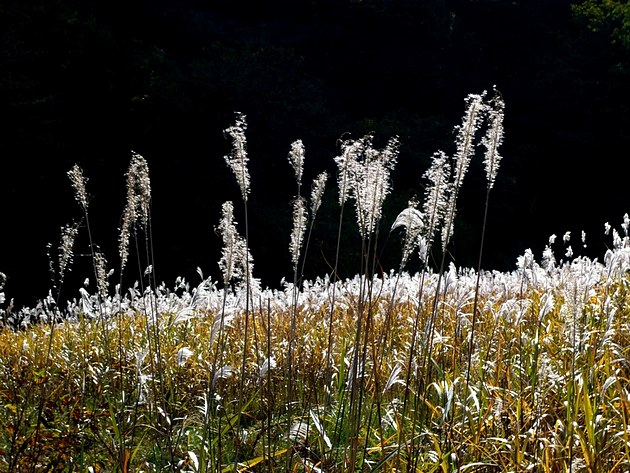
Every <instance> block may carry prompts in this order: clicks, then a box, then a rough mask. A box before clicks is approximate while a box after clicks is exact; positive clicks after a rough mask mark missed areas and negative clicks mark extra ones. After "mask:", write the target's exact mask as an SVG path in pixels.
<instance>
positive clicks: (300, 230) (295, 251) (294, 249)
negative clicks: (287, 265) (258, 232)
mask: <svg viewBox="0 0 630 473" xmlns="http://www.w3.org/2000/svg"><path fill="white" fill-rule="evenodd" d="M307 220H308V215H307V211H306V205H305V203H304V199H303V198H302V197H296V198H295V199H294V200H293V230H292V231H291V243H290V245H289V250H290V251H291V262H292V263H293V269H294V270H295V269H297V265H298V262H299V260H300V251H301V248H302V242H303V241H304V233H305V232H306V221H307Z"/></svg>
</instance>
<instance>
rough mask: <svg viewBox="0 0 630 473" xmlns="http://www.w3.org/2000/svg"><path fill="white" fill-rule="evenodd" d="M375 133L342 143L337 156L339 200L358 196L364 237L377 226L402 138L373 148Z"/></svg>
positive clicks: (360, 225)
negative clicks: (399, 140)
mask: <svg viewBox="0 0 630 473" xmlns="http://www.w3.org/2000/svg"><path fill="white" fill-rule="evenodd" d="M372 140H373V136H372V135H366V136H364V137H363V138H361V139H359V140H355V141H345V142H344V143H343V144H342V147H343V152H342V155H341V156H339V157H337V158H335V161H336V162H337V166H338V168H339V171H340V176H339V202H340V204H343V203H344V202H345V201H346V200H347V198H348V197H352V198H354V201H355V207H356V210H357V222H358V225H359V232H360V233H361V236H362V237H364V238H365V237H367V236H368V235H370V234H372V233H373V232H374V230H375V229H376V224H377V223H378V221H379V220H380V218H381V212H382V207H383V202H384V201H385V197H387V195H388V194H389V192H390V190H391V182H390V173H391V171H392V169H393V168H394V166H395V165H396V159H397V155H398V146H399V143H398V138H397V137H393V138H391V139H390V140H389V141H388V143H387V145H386V146H385V148H384V149H382V150H380V151H379V150H376V149H374V148H373V147H372Z"/></svg>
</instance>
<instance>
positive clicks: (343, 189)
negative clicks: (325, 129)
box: [334, 137, 369, 206]
mask: <svg viewBox="0 0 630 473" xmlns="http://www.w3.org/2000/svg"><path fill="white" fill-rule="evenodd" d="M368 139H369V137H363V138H361V139H359V140H345V141H343V142H342V143H341V155H339V156H337V157H336V158H335V160H334V161H335V163H336V164H337V169H338V171H339V172H338V174H337V185H338V187H339V205H341V206H343V205H344V204H345V203H346V201H347V200H348V198H349V197H350V192H351V190H352V188H353V185H354V181H353V179H352V178H353V169H354V168H355V167H356V164H355V163H356V162H357V161H358V160H359V157H360V156H361V155H362V154H363V152H364V149H365V146H366V141H367V140H368Z"/></svg>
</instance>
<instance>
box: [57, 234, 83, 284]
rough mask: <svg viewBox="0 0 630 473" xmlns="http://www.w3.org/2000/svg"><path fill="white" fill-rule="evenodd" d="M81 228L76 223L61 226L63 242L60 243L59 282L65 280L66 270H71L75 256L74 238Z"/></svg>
mask: <svg viewBox="0 0 630 473" xmlns="http://www.w3.org/2000/svg"><path fill="white" fill-rule="evenodd" d="M78 233H79V230H78V228H77V226H76V224H73V225H66V226H64V227H62V228H61V243H60V245H59V282H60V283H61V282H63V279H64V276H65V275H66V271H69V270H70V264H71V263H72V258H73V256H74V253H73V247H74V240H75V239H76V237H77V234H78Z"/></svg>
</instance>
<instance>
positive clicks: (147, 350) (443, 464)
mask: <svg viewBox="0 0 630 473" xmlns="http://www.w3.org/2000/svg"><path fill="white" fill-rule="evenodd" d="M484 100H485V99H484V95H479V96H469V98H468V99H467V106H468V108H467V113H466V115H465V119H464V121H463V123H462V126H461V127H456V130H457V131H458V138H457V140H456V141H457V147H458V151H457V153H456V159H455V165H454V168H455V170H456V174H455V177H453V179H454V180H451V174H450V173H451V171H452V170H451V167H450V164H451V163H449V161H448V160H447V159H446V155H445V153H443V152H440V153H436V154H435V156H434V162H433V165H432V168H431V170H430V172H429V173H427V175H426V176H425V177H428V178H429V180H430V182H431V185H429V186H427V187H426V194H425V203H424V206H423V210H422V212H421V211H420V210H418V209H417V208H416V206H417V205H418V204H417V203H416V202H410V204H409V207H408V208H407V209H405V210H403V211H402V212H401V214H400V215H399V217H398V219H397V220H396V222H397V223H396V224H395V225H394V226H393V227H392V228H391V229H390V232H393V231H394V230H395V231H399V230H397V229H398V228H399V227H404V228H405V240H404V241H403V255H402V258H401V261H402V262H401V265H400V268H399V270H398V271H397V272H393V271H392V272H391V273H378V272H377V271H376V268H377V267H378V266H377V265H376V264H375V262H376V257H377V256H376V255H377V253H378V251H379V244H380V242H379V231H381V229H380V224H381V204H382V201H383V199H384V198H385V196H386V195H387V193H388V192H389V189H390V186H391V183H390V182H389V174H388V172H389V170H390V169H391V168H392V167H393V165H394V163H395V155H396V152H397V141H396V140H391V141H390V143H389V144H388V146H387V147H386V148H384V149H383V150H380V151H379V150H375V149H374V148H372V141H371V137H364V138H363V139H361V140H356V141H353V140H347V141H344V142H343V144H342V148H343V152H342V156H341V157H339V158H337V164H338V166H339V171H340V175H339V176H338V177H339V179H342V180H341V181H340V182H339V183H338V186H339V188H340V189H342V190H343V192H342V195H343V198H340V204H341V211H340V220H339V221H340V225H341V222H342V221H343V218H342V217H343V205H344V204H345V203H346V200H348V199H350V200H352V199H353V200H354V201H355V202H354V203H355V205H356V208H357V212H355V214H356V215H357V216H358V222H357V223H358V225H359V227H360V233H361V241H362V243H361V245H362V248H361V252H360V258H361V260H360V261H358V262H357V263H358V268H360V269H359V271H358V272H357V275H356V276H355V277H353V278H350V279H347V280H340V279H339V277H338V276H337V274H336V272H335V271H333V273H332V274H331V275H326V276H322V277H321V278H317V279H315V280H303V276H302V274H301V273H300V272H299V270H298V268H299V267H300V262H302V263H303V261H300V259H301V257H302V255H303V254H306V253H307V251H306V250H307V248H304V249H303V248H302V246H303V244H304V241H303V240H304V239H303V237H304V232H305V229H306V226H307V223H308V224H309V225H310V226H312V225H313V223H314V214H315V212H316V210H313V209H315V208H316V207H318V206H319V203H320V202H321V201H319V202H318V199H321V194H322V193H323V185H324V182H325V179H324V178H323V177H321V178H320V181H319V184H318V186H319V187H317V186H316V187H315V190H314V191H313V192H312V196H314V197H311V199H312V200H313V202H311V207H310V208H311V215H310V221H309V219H307V218H306V207H307V206H306V205H305V204H306V202H303V204H304V206H303V207H300V208H299V209H298V210H299V212H295V213H294V214H295V215H297V217H296V222H297V224H298V225H296V222H294V231H293V234H292V237H291V248H290V252H291V258H292V263H293V270H294V274H293V282H291V283H289V282H285V283H284V286H283V288H282V289H263V288H261V287H260V284H259V283H258V281H257V280H256V279H254V277H253V274H254V273H253V257H252V255H251V254H250V253H249V249H248V246H249V244H248V239H247V225H248V223H247V205H246V204H247V199H248V194H249V174H248V173H247V168H246V165H247V154H246V141H245V134H244V132H245V128H246V126H245V125H246V122H245V117H244V116H242V115H238V121H237V125H236V126H235V127H232V128H229V129H228V130H229V131H230V133H229V135H230V136H232V138H233V139H234V149H233V154H232V155H230V156H229V159H227V158H226V161H227V163H228V165H229V166H231V167H232V168H233V171H234V173H235V176H236V177H237V183H238V184H239V187H240V190H241V196H242V198H243V201H244V203H245V208H244V210H245V212H244V215H245V225H244V227H245V234H246V237H245V238H243V237H241V236H240V235H239V233H238V232H239V229H238V227H237V224H236V222H235V221H234V206H233V205H232V203H231V202H226V204H224V206H223V216H222V218H221V223H220V225H219V227H218V233H219V234H220V235H221V238H222V240H223V244H224V248H223V251H222V257H221V260H220V262H219V266H220V269H221V271H222V273H223V279H222V280H221V281H213V280H212V279H211V278H204V277H203V276H202V275H201V274H200V276H201V282H200V283H199V284H198V285H197V286H196V287H191V286H190V284H189V283H188V282H186V281H184V280H181V279H178V281H177V282H176V287H174V288H167V287H166V286H165V285H161V286H158V285H157V284H156V283H155V280H154V278H153V273H152V270H151V269H152V266H153V260H154V257H155V255H154V254H153V247H152V235H151V215H150V181H149V177H148V167H147V165H146V162H145V161H144V159H143V158H142V157H141V156H139V155H136V154H134V155H133V160H132V166H130V170H129V172H128V174H127V183H128V201H127V206H126V207H125V210H124V212H123V219H122V221H123V226H122V229H121V239H120V241H119V250H120V254H119V257H120V271H119V272H120V281H121V283H122V272H123V270H124V269H125V268H127V270H128V271H131V266H132V265H131V261H132V259H133V258H131V256H133V257H135V258H137V265H138V268H137V271H138V280H139V282H138V283H137V284H136V286H134V287H132V288H128V289H127V290H125V291H121V289H120V286H119V287H115V288H114V289H113V290H112V288H110V287H109V284H108V276H107V274H106V268H105V266H106V261H105V260H104V257H103V256H102V255H101V253H100V252H99V251H97V247H96V245H95V243H94V240H93V235H92V234H91V232H90V230H89V221H88V205H87V202H88V198H87V190H86V185H85V184H86V182H87V181H86V180H85V178H84V177H83V175H82V172H81V171H80V168H78V167H75V168H73V170H72V172H71V173H70V174H69V176H70V178H71V181H72V185H73V187H74V189H75V192H76V200H77V202H78V203H79V204H80V206H81V208H82V211H83V220H82V225H78V224H77V225H71V226H67V227H65V232H64V234H63V235H64V238H62V243H61V245H60V255H59V261H58V264H57V265H56V266H54V265H53V266H54V268H53V269H54V271H53V273H54V274H53V276H54V277H53V278H52V282H53V287H54V294H53V292H51V296H50V297H49V298H48V299H46V300H44V301H42V302H41V303H40V304H39V305H38V306H37V307H34V308H26V309H23V310H21V311H20V312H18V313H14V312H13V311H11V310H10V309H8V308H3V309H2V316H3V323H2V325H1V326H0V471H8V472H49V471H68V472H69V471H79V472H84V471H88V472H99V471H100V472H110V471H117V472H130V471H147V472H149V471H155V472H157V471H171V472H176V471H186V472H189V471H190V472H223V471H268V472H272V471H276V472H285V471H286V472H288V471H313V472H320V471H321V472H347V471H349V472H353V471H387V472H402V471H408V472H411V471H413V472H434V471H435V472H452V471H462V472H464V471H499V472H509V471H515V472H516V471H541V472H550V473H551V472H573V471H575V472H578V471H588V472H600V471H627V470H628V469H629V468H630V438H629V437H630V429H629V425H628V423H629V417H628V416H629V414H630V411H629V409H628V408H629V407H630V404H629V401H628V396H629V394H630V393H629V390H630V388H629V386H630V384H629V381H630V364H629V363H628V359H629V355H630V353H628V352H629V351H630V279H629V277H628V271H629V270H630V240H629V237H628V229H629V227H630V219H628V217H627V216H624V220H623V222H622V223H621V230H613V229H612V227H610V226H608V227H607V233H612V235H611V244H610V248H611V249H610V250H609V251H608V252H607V253H606V254H605V255H603V258H602V260H601V261H597V260H590V259H588V258H584V257H580V256H575V255H573V252H572V250H571V247H570V245H569V244H570V236H569V235H568V234H567V235H565V237H564V238H563V242H562V243H555V237H552V238H550V241H549V245H548V246H547V248H546V249H545V251H544V253H543V255H542V258H541V259H540V261H537V260H536V258H535V257H534V255H533V254H532V253H531V251H526V252H525V254H524V255H522V256H521V257H519V258H518V260H517V264H516V269H515V270H514V271H511V272H496V271H494V272H493V271H480V270H479V269H470V268H458V267H456V266H455V265H454V264H453V263H449V262H448V260H447V256H448V251H447V250H448V241H449V239H450V238H451V236H452V232H453V228H452V224H453V220H452V219H453V217H454V214H455V201H456V196H457V192H456V191H457V189H458V186H460V185H461V179H463V173H464V172H465V170H464V168H466V167H467V165H468V163H467V161H466V160H468V159H470V158H471V157H472V156H473V154H474V153H473V151H472V150H473V149H474V146H472V145H471V143H474V140H475V132H476V130H477V128H478V127H480V126H482V125H480V122H481V121H482V119H488V120H489V122H488V124H486V125H484V126H485V127H486V138H485V141H484V140H482V143H483V144H485V146H486V147H487V149H488V152H487V154H486V165H487V170H488V182H489V186H488V193H487V197H486V204H485V205H486V213H487V209H488V201H489V191H490V188H491V187H492V183H493V182H494V177H495V173H496V169H497V165H498V158H499V156H498V153H497V149H498V144H500V142H501V139H502V128H501V127H500V126H499V125H500V119H502V101H501V100H500V96H498V95H495V97H494V98H493V99H492V100H493V101H494V102H491V103H494V105H492V106H491V105H488V103H486V102H485V101H484ZM498 103H500V104H501V106H498V105H497V104H498ZM493 107H494V108H493ZM473 112H474V113H473ZM499 112H500V113H499ZM477 113H480V114H481V115H476V114H477ZM484 114H485V115H484ZM479 117H481V118H479ZM484 117H485V118H484ZM492 120H494V121H492ZM298 148H299V149H298ZM298 151H299V153H298ZM303 152H304V150H303V148H301V147H296V146H294V147H293V148H292V153H294V154H293V155H291V156H292V158H291V159H290V161H291V164H292V165H293V166H294V170H295V172H296V178H298V177H299V178H301V166H302V165H303V157H304V156H303ZM296 153H297V154H296ZM298 154H299V156H298ZM296 156H297V157H299V158H300V160H299V162H298V161H296V159H297V158H296ZM493 160H494V161H493ZM490 164H492V166H490ZM320 176H323V175H320ZM346 179H349V181H348V182H346ZM300 185H301V181H300V180H299V179H298V197H299V198H302V197H301V196H300ZM346 185H348V187H347V188H346V187H345V186H346ZM370 186H372V188H371V191H373V194H370ZM344 192H347V194H343V193H344ZM294 202H295V201H294ZM428 204H430V205H428ZM294 209H295V207H294ZM432 209H433V210H432ZM486 216H487V215H486ZM444 225H445V227H444ZM440 226H442V227H441V228H442V232H443V233H442V238H441V240H442V241H441V243H442V247H441V251H439V249H438V251H437V252H435V253H434V251H435V250H436V249H435V248H432V246H433V240H434V237H435V236H436V235H437V234H436V232H437V231H438V230H439V228H440ZM79 228H87V231H88V233H89V246H90V248H89V250H90V251H89V252H88V254H91V255H92V258H93V270H94V274H93V277H94V278H95V279H97V285H96V287H97V291H96V293H95V294H89V293H88V292H87V291H86V290H85V289H82V290H81V294H82V297H81V299H80V300H75V301H69V302H67V303H65V304H61V296H60V294H62V283H63V281H64V275H65V271H66V270H68V268H69V265H70V264H71V260H72V255H73V241H72V239H73V238H74V236H75V230H78V229H79ZM68 229H70V230H72V231H68ZM611 230H612V232H611ZM484 231H485V217H484ZM307 241H308V239H307ZM339 245H340V243H339V240H338V244H337V248H336V253H337V256H338V255H339V251H340V247H339ZM416 250H417V253H418V254H419V257H420V260H421V262H422V263H423V264H422V270H421V271H420V272H418V273H416V274H409V273H407V272H405V271H404V268H405V263H406V262H407V261H408V259H409V258H410V257H411V256H412V255H413V253H415V252H416ZM482 252H483V248H481V249H480V253H479V260H480V262H481V255H482ZM559 254H562V255H563V256H562V257H561V258H562V259H559V257H558V255H559ZM429 255H431V256H432V257H435V255H439V256H441V257H442V260H441V262H440V263H439V269H437V270H436V269H431V268H430V267H428V266H427V265H426V264H425V263H426V261H427V260H429ZM158 257H159V255H158ZM128 258H129V265H127V263H128ZM437 261H439V259H437ZM480 265H481V263H480ZM127 266H128V267H127ZM2 276H3V275H2ZM3 282H4V277H2V279H1V280H0V290H1V288H2V283H3ZM0 303H2V304H4V303H5V297H4V294H2V293H1V292H0Z"/></svg>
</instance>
